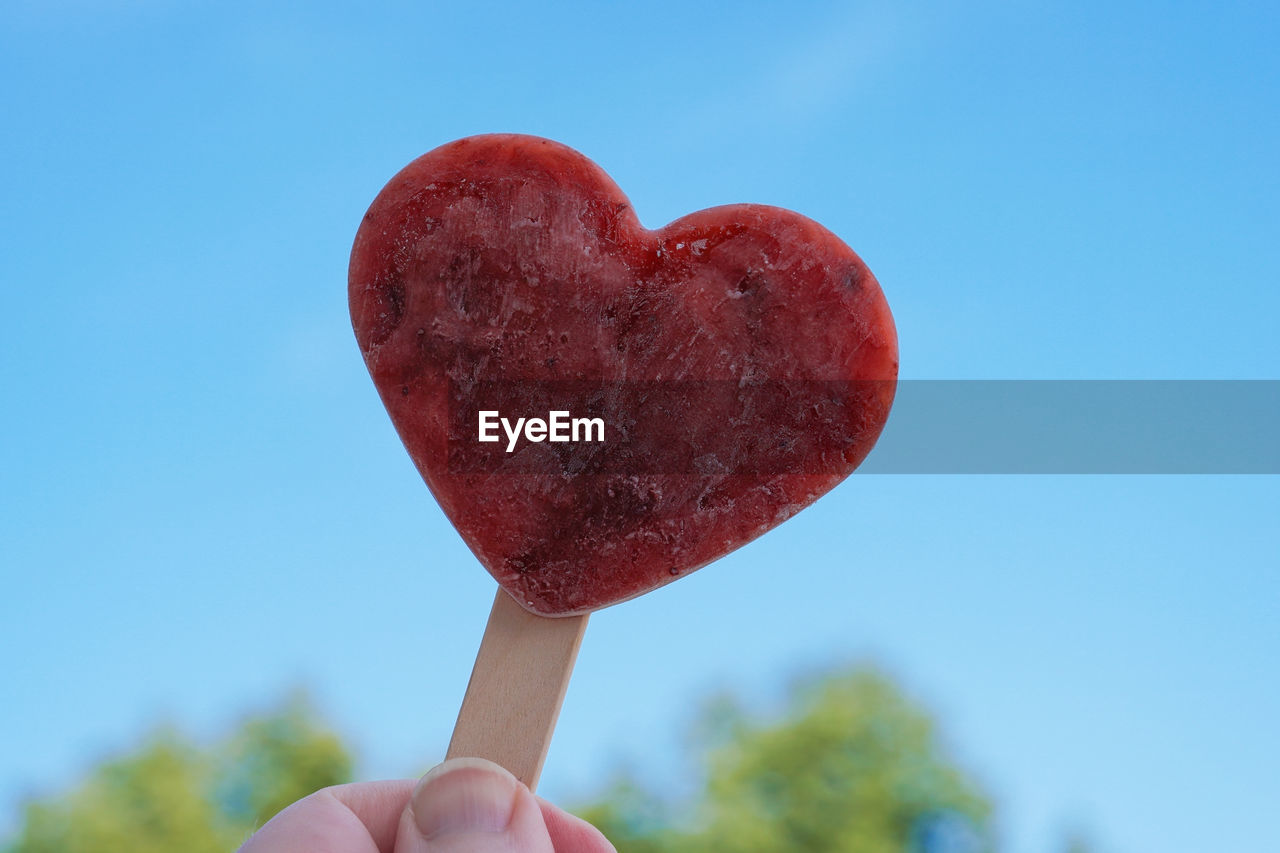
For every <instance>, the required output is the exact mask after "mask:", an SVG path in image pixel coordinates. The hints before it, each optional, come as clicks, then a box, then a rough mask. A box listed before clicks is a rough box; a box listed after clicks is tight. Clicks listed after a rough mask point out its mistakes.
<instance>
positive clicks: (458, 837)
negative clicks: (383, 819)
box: [395, 758, 554, 853]
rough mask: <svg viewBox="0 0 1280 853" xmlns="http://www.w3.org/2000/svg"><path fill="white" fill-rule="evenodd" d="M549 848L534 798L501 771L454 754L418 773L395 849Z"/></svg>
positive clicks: (531, 852) (524, 851)
mask: <svg viewBox="0 0 1280 853" xmlns="http://www.w3.org/2000/svg"><path fill="white" fill-rule="evenodd" d="M489 851H505V852H506V853H554V848H553V847H552V845H551V836H550V835H549V834H548V833H547V825H546V823H545V822H544V821H543V818H542V811H541V809H540V808H539V806H538V801H537V800H536V799H535V798H534V796H533V794H531V793H530V792H529V789H528V788H526V787H525V786H524V785H523V784H522V783H520V782H519V781H517V780H516V777H514V776H512V775H511V774H510V773H508V772H507V771H506V770H503V769H502V768H501V767H499V766H498V765H496V764H494V763H493V762H491V761H485V760H484V759H482V758H455V759H453V760H451V761H446V762H445V763H444V764H441V765H440V766H438V767H436V768H435V769H433V770H431V772H429V773H427V775H426V776H423V777H422V780H421V781H419V782H418V786H417V787H416V788H414V791H413V796H412V797H411V798H410V799H409V805H408V806H406V807H405V810H404V814H403V815H401V816H400V828H399V832H398V834H397V835H396V846H395V853H489Z"/></svg>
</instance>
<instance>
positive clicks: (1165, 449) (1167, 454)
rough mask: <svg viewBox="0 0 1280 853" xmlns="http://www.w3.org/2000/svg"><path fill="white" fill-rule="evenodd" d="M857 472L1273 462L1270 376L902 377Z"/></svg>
mask: <svg viewBox="0 0 1280 853" xmlns="http://www.w3.org/2000/svg"><path fill="white" fill-rule="evenodd" d="M859 473H865V474H1280V381H1277V380H1167V381H1158V380H1081V381H1071V380H907V381H903V382H900V383H899V384H898V393H897V398H896V400H895V401H894V404H893V410H892V412H891V413H890V415H889V422H888V424H887V425H886V426H885V428H884V432H883V433H882V434H881V436H880V441H879V442H878V443H877V444H876V447H875V449H874V450H873V451H872V452H871V454H870V456H868V457H867V459H866V461H865V462H863V464H862V467H861V468H859Z"/></svg>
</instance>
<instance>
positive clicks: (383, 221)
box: [349, 134, 898, 616]
mask: <svg viewBox="0 0 1280 853" xmlns="http://www.w3.org/2000/svg"><path fill="white" fill-rule="evenodd" d="M349 297H350V305H351V316H352V320H353V325H354V329H355V333H356V338H357V339H358V342H359V344H360V348H361V350H362V351H363V354H364V358H365V362H366V364H367V365H368V368H369V371H370V373H371V374H372V376H373V379H374V382H375V384H376V385H377V388H378V392H379V394H380V395H381V397H382V400H383V402H384V403H385V404H386V407H387V409H388V411H389V412H390V414H391V418H392V421H393V422H394V424H395V427H396V429H397V430H398V432H399V434H400V437H401V438H402V440H403V441H404V444H405V447H406V448H407V449H408V451H409V454H410V455H411V456H412V458H413V460H414V462H415V463H416V465H417V467H418V470H419V471H420V472H421V474H422V476H423V478H424V479H425V480H426V483H427V485H428V486H429V487H430V489H431V491H432V493H433V494H434V495H435V497H436V499H437V500H438V501H439V502H440V505H441V506H442V507H443V509H444V511H445V513H446V515H447V516H448V517H449V519H450V520H451V521H452V523H453V524H454V526H455V527H456V528H457V530H458V531H459V533H460V534H461V535H462V537H463V538H464V539H465V540H466V542H467V544H468V545H469V546H470V547H471V549H472V551H473V552H474V553H475V554H476V556H477V557H478V558H479V560H480V562H481V563H482V564H483V565H484V566H485V568H486V569H488V571H489V572H490V573H491V574H492V575H493V576H494V577H495V578H496V579H497V581H498V582H499V583H500V584H501V585H502V587H503V588H505V589H506V590H507V591H508V592H509V593H511V595H512V597H513V598H515V600H516V601H518V602H520V604H521V605H523V606H524V607H526V608H527V609H529V610H530V611H533V612H535V613H538V614H542V615H550V616H558V615H569V614H577V613H584V612H589V611H592V610H596V609H599V608H602V607H605V606H607V605H610V604H613V603H616V602H619V601H622V600H624V599H627V598H630V597H633V596H635V595H639V594H641V593H643V592H646V591H648V590H651V589H653V588H655V587H657V586H660V585H662V584H665V583H667V582H669V581H671V580H673V579H674V578H676V577H679V576H681V575H683V574H685V573H687V572H689V571H691V570H693V569H696V568H699V567H701V566H703V565H706V564H707V563H709V562H711V561H712V560H715V559H717V558H718V557H720V556H723V555H724V554H725V553H727V552H729V551H731V550H733V549H734V548H737V547H738V546H740V545H742V544H744V543H745V542H747V541H749V540H751V539H753V538H754V537H756V536H759V535H760V534H761V533H763V532H765V531H767V530H769V529H770V528H771V527H774V526H776V525H777V524H779V523H780V522H782V521H783V520H785V519H786V518H788V517H790V516H791V515H793V514H794V513H795V512H796V511H798V510H799V509H801V508H803V507H804V506H806V505H808V504H809V503H811V502H813V501H814V500H816V499H817V498H818V497H819V496H821V495H822V494H824V493H825V492H827V491H828V490H830V489H831V488H832V487H833V486H835V485H836V484H837V483H838V482H840V480H842V479H843V478H844V477H845V476H847V475H848V474H849V473H850V472H852V471H853V469H854V468H855V467H856V466H857V465H858V463H859V462H861V461H862V459H863V457H865V456H866V454H867V452H868V451H869V450H870V449H871V446H872V445H873V443H874V442H875V440H876V438H877V437H878V436H879V434H880V431H881V428H882V427H883V425H884V423H885V419H886V417H887V416H888V412H889V407H890V404H891V403H892V399H893V393H894V388H895V381H896V377H897V359H898V356H897V342H896V336H895V332H894V326H893V320H892V318H891V316H890V313H889V308H888V306H887V304H886V302H885V299H884V295H883V294H882V292H881V290H880V286H879V284H878V283H877V282H876V279H875V277H874V276H872V274H871V272H870V271H869V270H868V269H867V267H866V265H864V264H863V262H862V261H861V260H860V259H859V258H858V256H857V255H856V254H854V252H853V251H852V250H851V249H850V248H849V247H848V246H846V245H845V244H844V243H843V242H841V240H840V239H838V238H837V237H836V236H835V235H833V234H832V233H831V232H829V231H827V230H826V229H824V228H823V227H822V226H820V225H818V224H817V223H815V222H813V221H811V220H809V219H807V218H805V217H803V216H800V215H798V214H796V213H792V212H790V211H787V210H782V209H779V208H774V207H766V206H762V205H750V204H743V205H730V206H725V207H717V208H712V209H709V210H703V211H700V212H698V213H693V214H690V215H689V216H686V217H684V218H682V219H678V220H676V221H675V222H673V223H671V224H669V225H667V226H665V227H663V228H660V229H658V230H653V231H651V230H647V229H645V228H644V227H643V226H642V225H641V224H640V222H639V220H638V219H637V218H636V215H635V213H634V211H633V210H632V208H631V205H630V203H629V202H628V201H627V198H626V196H624V195H623V194H622V191H621V190H620V189H618V187H617V186H616V185H615V184H614V183H613V181H612V180H610V178H609V177H608V176H607V175H606V174H605V173H604V171H603V170H601V169H600V168H599V167H598V166H596V165H595V164H594V163H593V162H591V161H590V160H588V159H587V158H586V157H584V156H583V155H581V154H579V153H578V152H576V151H574V150H572V149H570V148H568V147H566V146H564V145H561V144H558V143H555V142H552V141H550V140H546V139H540V138H535V137H530V136H521V135H511V134H495V135H486V136H476V137H471V138H467V139H461V140H458V141H456V142H452V143H449V144H447V145H443V146H441V147H439V148H437V149H435V150H434V151H431V152H430V153H428V154H425V155H423V156H422V157H420V158H418V159H417V160H415V161H413V162H412V163H411V164H409V165H408V166H407V167H406V168H405V169H404V170H403V171H401V172H400V173H399V174H397V175H396V176H395V177H394V178H392V179H391V181H390V182H389V183H388V184H387V185H386V187H385V188H384V189H383V190H382V191H381V193H379V195H378V196H377V198H376V199H375V200H374V202H373V204H372V206H371V207H370V208H369V210H368V212H367V213H366V214H365V217H364V221H363V222H362V223H361V225H360V228H359V231H358V233H357V235H356V239H355V245H354V248H353V250H352V254H351V266H350V277H349ZM557 395H560V396H558V397H557ZM574 406H577V407H579V408H589V409H591V413H592V414H594V415H597V416H598V417H599V418H600V420H601V421H603V427H604V429H603V431H604V433H605V435H604V439H603V441H593V442H588V441H578V442H559V443H557V442H552V441H548V440H537V437H536V435H535V436H534V438H532V439H531V438H529V436H528V434H521V435H520V437H519V440H518V441H517V442H516V444H517V445H518V446H517V447H515V448H514V449H509V448H510V447H511V442H510V441H509V439H508V434H507V433H506V432H504V431H503V429H504V428H501V425H500V423H498V422H497V421H496V417H495V416H493V415H491V416H490V419H491V421H492V423H491V426H492V427H493V433H494V434H496V435H498V436H499V437H500V440H499V441H496V442H486V443H481V442H480V441H479V439H478V436H479V423H478V422H479V416H480V413H481V412H484V411H488V412H494V413H497V414H498V415H500V416H501V417H503V418H507V419H508V421H509V422H510V423H514V422H516V420H517V419H518V418H521V417H523V418H533V417H538V418H541V419H543V420H544V421H545V420H547V419H548V415H549V414H550V412H551V411H555V410H559V411H564V412H568V413H569V414H570V415H577V414H579V413H578V412H574V411H572V407H574ZM585 433H586V431H585V429H584V431H583V433H582V434H580V438H581V435H585ZM593 437H594V436H593Z"/></svg>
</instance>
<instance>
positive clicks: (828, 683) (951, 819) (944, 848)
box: [580, 668, 993, 853]
mask: <svg viewBox="0 0 1280 853" xmlns="http://www.w3.org/2000/svg"><path fill="white" fill-rule="evenodd" d="M697 731H698V734H697V736H696V738H695V739H696V740H697V741H698V742H699V745H700V747H701V749H700V751H701V753H702V755H703V756H704V759H705V767H704V772H705V777H706V785H705V788H704V790H703V791H702V793H701V794H700V796H699V797H698V799H697V801H696V802H695V803H693V804H692V807H691V808H688V807H687V808H680V807H678V806H674V805H673V804H670V803H667V802H665V801H664V800H663V798H662V797H660V796H658V795H657V794H655V793H653V792H651V791H647V790H645V788H644V787H643V786H642V785H641V784H640V783H639V782H637V781H636V780H635V779H634V778H631V777H630V776H625V775H624V776H623V777H622V778H621V779H620V780H619V781H618V782H617V783H615V785H614V787H613V789H612V790H611V791H610V793H609V796H608V797H607V798H606V799H604V800H603V801H601V802H599V803H596V804H594V805H590V806H588V807H586V808H584V809H581V810H580V813H581V814H582V815H583V816H584V817H586V818H587V819H588V820H590V821H592V822H593V823H595V824H596V825H597V826H599V827H600V828H601V829H602V830H603V831H604V833H605V834H606V835H607V836H608V837H609V838H610V839H611V840H612V841H613V842H614V843H615V844H616V845H617V847H618V850H619V853H658V851H663V853H685V851H689V852H690V853H692V851H707V850H716V851H721V852H722V853H766V851H767V853H776V852H777V851H795V853H976V851H987V850H990V849H992V847H993V844H992V840H991V834H992V833H991V826H990V816H991V806H990V804H989V802H988V800H987V799H986V797H985V796H984V795H983V794H982V792H981V791H980V790H979V788H978V786H977V785H976V784H975V783H974V782H973V781H972V780H971V779H970V778H968V777H967V776H966V775H965V774H964V773H963V772H962V771H961V770H960V769H959V768H958V767H957V766H956V765H955V764H954V763H953V762H952V761H951V760H950V759H949V758H948V757H947V755H946V752H945V750H944V749H943V746H942V744H941V743H940V742H939V739H938V736H937V733H936V731H935V727H934V725H933V722H932V721H931V720H930V718H929V717H928V715H926V714H925V713H924V712H923V711H921V710H920V709H919V708H917V707H916V706H915V705H913V704H912V703H911V702H910V701H909V700H908V699H907V698H906V697H905V696H904V695H903V694H902V692H901V691H899V690H898V689H897V688H896V687H895V686H894V684H893V683H892V682H891V681H890V680H889V679H888V678H886V677H885V676H884V675H882V674H880V673H878V672H877V671H875V670H873V669H870V668H858V669H854V670H848V671H843V672H838V673H834V674H828V675H826V676H824V677H822V678H816V679H812V680H810V681H808V682H806V683H804V684H801V685H799V686H797V688H796V689H795V690H794V691H793V692H792V694H791V696H790V697H789V700H788V703H787V707H786V710H785V711H784V713H783V714H782V715H781V716H780V718H778V719H775V720H772V721H762V720H758V719H754V718H752V717H751V716H750V715H748V714H747V713H746V712H745V711H743V710H742V709H741V707H740V706H739V705H738V704H737V703H736V702H735V701H734V700H733V699H731V698H730V697H724V696H722V697H719V698H718V699H716V700H715V701H714V702H712V703H711V704H710V705H709V706H708V707H707V709H706V710H705V712H704V714H703V716H702V720H701V723H700V725H699V726H698V729H697Z"/></svg>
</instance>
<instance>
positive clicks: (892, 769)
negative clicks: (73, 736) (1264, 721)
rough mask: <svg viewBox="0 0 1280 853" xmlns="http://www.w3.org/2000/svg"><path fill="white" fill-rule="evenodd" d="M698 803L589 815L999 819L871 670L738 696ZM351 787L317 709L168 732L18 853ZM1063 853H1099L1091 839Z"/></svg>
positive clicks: (802, 839)
mask: <svg viewBox="0 0 1280 853" xmlns="http://www.w3.org/2000/svg"><path fill="white" fill-rule="evenodd" d="M694 732H695V734H694V736H693V738H692V740H693V744H694V746H695V748H696V752H695V754H696V755H697V756H698V758H699V760H700V761H701V775H702V779H701V781H702V783H703V784H702V786H701V787H700V789H699V790H698V791H697V792H696V793H695V794H694V795H693V797H692V798H691V799H690V800H689V801H687V802H676V801H674V800H673V799H672V798H671V797H669V796H668V795H666V794H660V793H658V792H656V791H655V790H653V789H651V788H649V787H646V786H645V785H644V784H642V783H641V782H640V781H638V778H637V777H636V776H635V775H634V774H620V775H619V776H618V778H617V779H616V780H615V782H614V783H613V784H612V786H611V787H610V788H609V789H608V791H607V792H606V794H605V795H604V796H602V797H601V798H600V799H599V800H598V801H597V802H595V803H593V804H591V805H589V806H587V807H585V808H582V809H578V810H577V811H578V812H579V814H581V815H582V816H584V817H586V818H587V819H588V820H590V821H591V822H592V823H594V824H596V825H597V826H598V827H600V828H601V829H602V830H603V831H604V833H605V835H607V836H608V837H609V839H610V840H612V841H613V842H614V844H615V845H617V848H618V850H619V853H706V851H716V853H986V851H990V850H992V849H993V848H994V844H993V842H992V828H991V804H990V802H989V801H988V800H987V798H986V797H985V795H984V794H983V793H982V791H981V790H980V789H979V787H978V785H977V784H975V782H974V781H973V780H972V779H971V778H970V777H969V776H967V775H966V774H965V773H964V772H963V771H962V770H961V769H960V768H959V766H958V765H957V764H956V763H955V762H954V761H953V760H952V758H951V757H950V756H949V755H948V753H947V750H946V749H945V747H944V744H943V743H942V742H941V740H940V738H939V735H938V733H937V731H936V727H935V724H934V722H933V720H932V719H931V718H930V716H929V715H928V714H926V713H925V712H924V711H923V710H922V709H921V708H919V707H918V706H916V705H915V704H914V703H912V702H911V701H910V700H909V699H908V698H907V697H906V696H905V695H904V694H903V693H902V692H901V691H900V690H899V689H898V688H897V687H896V686H895V685H894V684H893V682H892V681H890V680H889V679H888V678H887V677H885V676H884V675H882V674H880V673H879V672H877V671H875V670H873V669H870V668H858V669H852V670H844V671H840V672H835V673H828V674H826V675H824V676H823V677H820V678H812V679H810V680H808V681H806V682H804V683H802V684H799V685H797V686H796V688H795V689H794V690H793V691H791V693H790V694H789V696H788V697H787V701H786V702H785V706H784V708H783V709H782V710H781V712H780V713H777V714H774V715H772V716H765V715H759V714H751V713H748V712H747V711H746V710H744V709H743V707H742V705H741V704H740V703H739V702H738V701H737V700H735V699H734V698H733V697H732V696H728V695H722V696H718V697H715V698H713V699H712V700H711V701H709V702H707V703H706V705H705V707H704V709H703V712H702V714H701V716H700V717H699V719H698V720H697V721H696V725H695V727H694ZM350 775H351V758H350V756H349V754H348V752H347V750H346V749H345V748H344V747H343V745H342V744H341V742H340V741H339V740H338V738H337V737H335V736H334V735H333V734H332V733H331V732H329V731H327V730H326V729H325V728H324V727H323V726H321V725H320V724H319V723H318V722H317V721H316V719H315V716H314V714H313V713H312V712H311V710H310V708H309V706H308V704H307V702H306V701H305V699H304V698H302V697H299V696H295V697H293V698H291V699H290V700H288V701H287V702H285V703H283V704H282V706H281V707H279V708H277V709H276V710H274V711H272V712H270V713H267V714H264V715H261V716H256V717H251V718H249V719H246V720H245V721H244V722H243V723H242V724H241V725H240V726H239V727H237V728H236V729H235V731H234V732H232V733H231V735H230V736H228V737H227V738H226V739H224V740H223V741H221V742H219V743H217V744H214V745H212V746H210V747H204V748H202V747H200V746H197V745H196V744H194V743H192V742H191V741H190V740H189V739H186V738H183V737H182V736H180V735H179V734H177V733H176V732H173V731H161V732H158V733H156V734H154V735H153V736H152V737H150V738H149V739H148V740H146V741H145V742H144V743H143V744H142V746H141V747H140V748H139V749H138V750H137V751H135V752H134V753H132V754H130V755H126V756H123V757H120V758H116V759H113V760H110V761H107V762H105V763H103V764H100V765H99V766H97V767H96V768H95V769H94V770H93V771H92V772H91V773H90V774H89V776H88V777H87V779H86V780H85V781H84V782H83V783H82V784H80V785H79V786H78V787H76V788H75V789H74V790H72V791H70V792H68V793H66V794H63V795H59V796H55V797H51V798H49V799H45V800H40V801H35V802H32V803H29V804H28V805H27V806H26V807H25V809H24V812H23V815H22V821H21V825H20V828H19V831H18V834H17V836H16V837H15V838H14V839H12V840H11V841H10V842H9V843H8V844H7V845H0V851H3V853H126V851H127V853H171V851H183V853H226V851H230V850H234V849H235V848H236V846H237V845H238V844H239V843H240V842H242V841H243V840H244V839H245V838H246V837H248V835H249V834H250V833H251V832H252V831H253V830H254V829H255V828H256V827H258V826H260V825H261V824H262V823H263V822H265V821H266V820H267V819H268V818H269V817H270V816H271V815H273V814H275V813H276V812H277V811H279V810H280V809H281V808H283V807H284V806H286V805H288V804H289V803H291V802H293V801H294V800H297V799H300V798H301V797H304V796H306V795H307V794H309V793H311V792H313V791H316V790H318V789H320V788H323V787H326V786H328V785H334V784H338V783H341V782H345V781H347V780H348V779H349V777H350ZM1064 842H1065V843H1064V845H1063V848H1061V849H1066V850H1071V851H1078V853H1084V851H1085V850H1086V849H1088V845H1086V844H1085V842H1084V841H1083V839H1082V837H1079V836H1072V837H1068V838H1066V839H1064Z"/></svg>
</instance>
